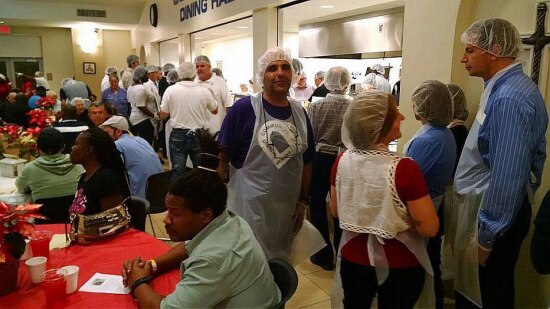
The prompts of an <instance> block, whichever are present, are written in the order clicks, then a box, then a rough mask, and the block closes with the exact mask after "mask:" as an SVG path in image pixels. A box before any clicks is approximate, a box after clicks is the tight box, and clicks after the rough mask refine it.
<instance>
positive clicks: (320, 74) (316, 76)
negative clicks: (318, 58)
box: [314, 71, 325, 79]
mask: <svg viewBox="0 0 550 309" xmlns="http://www.w3.org/2000/svg"><path fill="white" fill-rule="evenodd" d="M317 78H320V79H324V78H325V71H319V72H317V73H315V77H314V79H317Z"/></svg>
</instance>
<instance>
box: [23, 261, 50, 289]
mask: <svg viewBox="0 0 550 309" xmlns="http://www.w3.org/2000/svg"><path fill="white" fill-rule="evenodd" d="M46 261H48V259H47V258H46V257H43V256H37V257H33V258H30V259H28V260H26V261H25V265H27V269H28V270H29V274H30V276H31V281H32V283H40V282H42V280H44V271H45V270H46Z"/></svg>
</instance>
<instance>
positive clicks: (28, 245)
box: [20, 239, 32, 261]
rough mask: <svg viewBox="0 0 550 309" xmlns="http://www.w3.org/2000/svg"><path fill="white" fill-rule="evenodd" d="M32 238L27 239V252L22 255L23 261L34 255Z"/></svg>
mask: <svg viewBox="0 0 550 309" xmlns="http://www.w3.org/2000/svg"><path fill="white" fill-rule="evenodd" d="M30 242H31V241H30V239H25V252H24V253H23V255H22V256H21V258H20V260H21V261H26V260H28V259H30V258H31V257H32V249H31V245H30Z"/></svg>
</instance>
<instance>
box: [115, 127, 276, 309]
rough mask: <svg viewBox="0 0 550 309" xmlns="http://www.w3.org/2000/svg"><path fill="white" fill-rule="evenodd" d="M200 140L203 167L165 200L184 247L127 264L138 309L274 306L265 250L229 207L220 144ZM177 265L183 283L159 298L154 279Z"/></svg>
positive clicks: (173, 232)
mask: <svg viewBox="0 0 550 309" xmlns="http://www.w3.org/2000/svg"><path fill="white" fill-rule="evenodd" d="M198 137H199V141H200V144H201V151H202V153H201V156H200V165H199V167H198V168H197V169H194V170H193V171H191V172H189V173H186V174H185V176H184V177H182V178H179V179H177V180H176V181H175V182H174V183H173V184H172V186H171V188H170V190H169V192H168V195H167V196H166V207H167V208H168V214H167V215H166V218H165V219H164V224H165V225H166V231H167V233H168V235H169V236H170V239H171V240H172V241H181V242H182V243H181V244H178V245H177V246H175V247H173V248H171V249H170V250H169V251H168V252H167V253H165V254H163V255H161V256H160V257H158V258H156V259H154V260H150V261H143V260H140V259H133V260H129V261H126V262H125V263H124V265H123V269H122V276H123V278H124V283H125V285H127V286H129V287H131V289H132V293H133V295H134V297H135V298H136V299H137V301H138V304H139V307H159V306H160V307H161V308H213V307H216V308H226V307H228V308H230V307H233V308H267V307H273V306H274V305H275V304H277V303H278V301H279V299H280V298H281V297H280V292H279V290H278V288H277V285H276V284H275V281H274V279H273V276H272V274H271V271H270V270H269V265H268V263H267V260H266V257H265V255H264V253H263V250H262V248H261V246H260V244H259V243H258V241H257V240H256V238H254V235H253V233H252V230H251V229H250V226H249V225H248V224H247V223H246V221H244V220H243V219H241V218H240V217H239V216H237V215H236V214H234V213H232V212H230V211H228V210H227V209H226V200H227V189H226V187H225V185H224V184H223V182H222V181H221V178H220V177H219V176H218V174H217V172H216V167H217V166H218V157H217V155H218V153H219V149H218V144H217V141H216V140H215V139H214V138H212V136H210V135H209V134H208V133H204V132H200V133H198ZM187 240H189V242H188V243H187V244H185V243H183V242H184V241H187ZM178 267H179V268H180V270H181V280H180V282H179V283H178V284H177V285H176V288H175V290H174V292H173V293H172V294H170V295H168V296H163V295H159V294H157V293H156V292H155V291H154V290H153V288H152V287H151V286H150V285H148V284H147V282H149V280H150V279H151V276H154V275H155V274H157V273H161V272H164V271H168V270H171V269H174V268H178Z"/></svg>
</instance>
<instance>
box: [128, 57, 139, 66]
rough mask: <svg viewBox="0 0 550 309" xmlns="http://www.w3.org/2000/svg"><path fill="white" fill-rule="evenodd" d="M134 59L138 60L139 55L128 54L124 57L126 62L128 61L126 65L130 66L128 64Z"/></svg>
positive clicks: (134, 60)
mask: <svg viewBox="0 0 550 309" xmlns="http://www.w3.org/2000/svg"><path fill="white" fill-rule="evenodd" d="M136 61H139V57H138V56H136V55H130V56H128V57H126V63H128V66H130V64H132V63H134V62H136Z"/></svg>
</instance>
